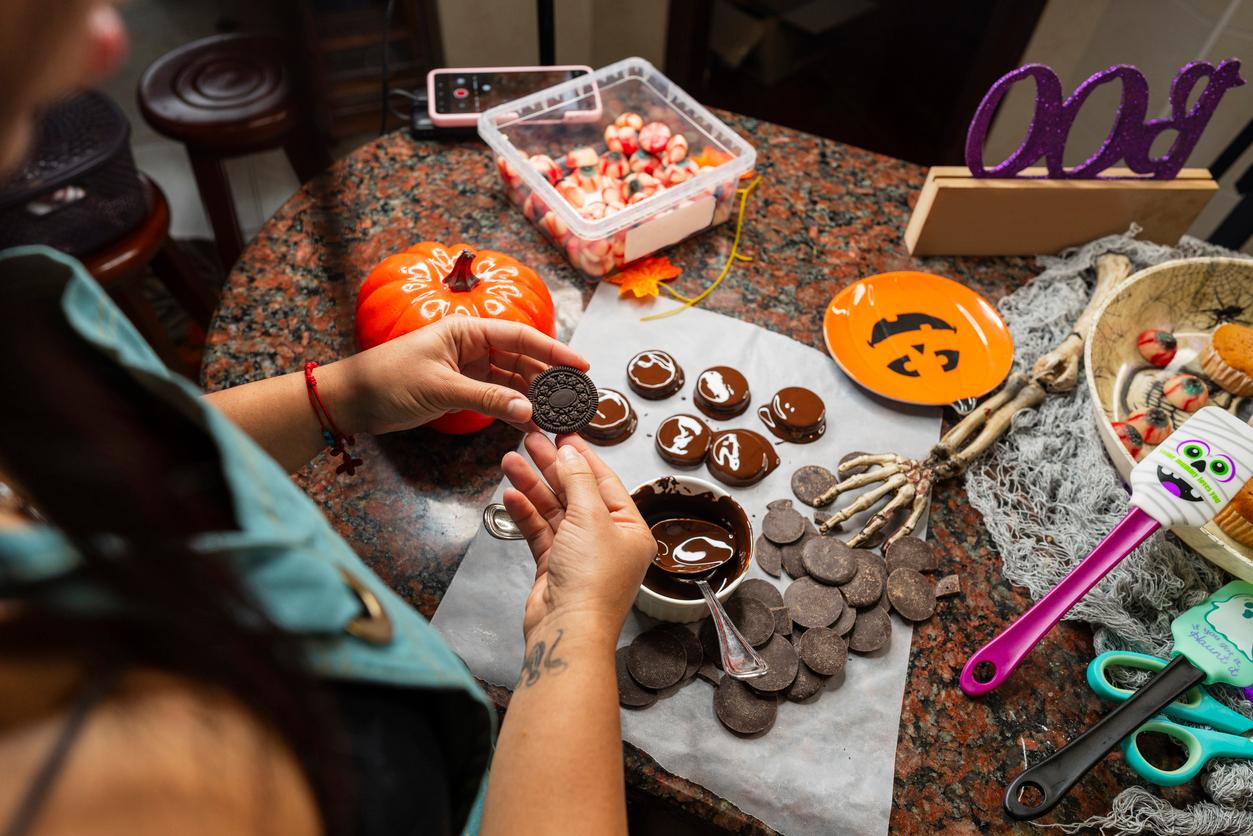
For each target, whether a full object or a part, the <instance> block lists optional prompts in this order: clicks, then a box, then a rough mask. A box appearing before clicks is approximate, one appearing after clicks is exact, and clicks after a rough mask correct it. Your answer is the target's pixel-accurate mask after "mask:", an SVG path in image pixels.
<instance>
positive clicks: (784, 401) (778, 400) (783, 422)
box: [757, 386, 827, 444]
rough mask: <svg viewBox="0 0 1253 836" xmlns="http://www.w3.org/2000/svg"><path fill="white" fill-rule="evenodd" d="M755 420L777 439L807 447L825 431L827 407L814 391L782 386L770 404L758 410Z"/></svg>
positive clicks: (799, 387) (800, 387) (801, 387)
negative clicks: (758, 420) (759, 420)
mask: <svg viewBox="0 0 1253 836" xmlns="http://www.w3.org/2000/svg"><path fill="white" fill-rule="evenodd" d="M757 417H758V418H760V419H761V422H762V423H763V424H765V425H766V429H768V430H770V432H772V433H773V434H774V435H775V437H776V438H779V439H782V440H783V441H790V442H792V443H794V444H809V443H810V442H813V441H817V440H818V439H820V438H822V434H823V433H825V432H826V431H827V407H826V405H825V404H824V403H823V402H822V398H821V397H819V396H818V394H817V393H816V392H811V391H810V390H808V389H806V388H804V387H803V386H785V387H784V388H782V389H780V390H779V391H778V392H776V393H775V395H774V397H773V398H771V399H770V403H769V404H767V405H766V406H763V407H760V408H759V409H758V410H757Z"/></svg>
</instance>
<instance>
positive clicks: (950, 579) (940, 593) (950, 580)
mask: <svg viewBox="0 0 1253 836" xmlns="http://www.w3.org/2000/svg"><path fill="white" fill-rule="evenodd" d="M961 591H962V579H961V575H945V576H944V577H942V578H940V582H939V583H937V584H936V585H935V597H937V598H948V597H950V596H952V595H961Z"/></svg>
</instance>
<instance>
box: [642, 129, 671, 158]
mask: <svg viewBox="0 0 1253 836" xmlns="http://www.w3.org/2000/svg"><path fill="white" fill-rule="evenodd" d="M669 141H670V128H669V127H668V126H667V125H665V124H664V123H662V122H649V123H648V124H647V125H645V126H644V127H643V128H641V129H640V148H641V149H642V150H644V151H647V152H648V153H650V154H660V153H661V152H662V151H665V150H666V143H667V142H669Z"/></svg>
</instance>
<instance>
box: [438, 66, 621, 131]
mask: <svg viewBox="0 0 1253 836" xmlns="http://www.w3.org/2000/svg"><path fill="white" fill-rule="evenodd" d="M591 73H592V68H591V67H588V66H585V65H582V64H569V65H565V66H559V67H457V68H445V69H439V70H431V71H430V72H429V73H427V76H426V92H427V110H428V111H429V112H430V116H431V121H432V122H434V123H435V125H436V126H438V127H441V128H458V127H471V126H473V125H475V124H476V123H477V122H478V118H479V114H480V113H482V112H483V111H485V110H487V109H488V108H491V107H495V106H496V105H498V104H501V103H503V102H508V101H511V100H513V99H517V98H521V97H522V96H525V95H527V94H529V93H534V92H535V91H536V90H543V89H544V88H545V87H552V86H553V85H554V84H560V83H561V82H563V81H569V80H570V79H572V78H578V77H579V76H584V75H591ZM589 94H590V95H589ZM564 98H565V99H567V101H566V103H564V104H563V103H562V101H561V100H559V99H555V100H554V101H553V102H552V107H553V111H552V121H555V122H594V121H596V120H597V119H599V118H600V113H601V104H600V91H599V90H598V89H597V87H596V85H595V84H589V88H588V90H586V91H583V90H580V91H578V92H577V93H571V94H568V95H567V96H565V97H564ZM545 121H547V120H545Z"/></svg>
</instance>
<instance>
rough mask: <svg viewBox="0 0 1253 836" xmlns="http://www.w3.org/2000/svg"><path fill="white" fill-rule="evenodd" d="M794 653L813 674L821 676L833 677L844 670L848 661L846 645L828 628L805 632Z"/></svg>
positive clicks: (838, 635)
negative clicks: (798, 655)
mask: <svg viewBox="0 0 1253 836" xmlns="http://www.w3.org/2000/svg"><path fill="white" fill-rule="evenodd" d="M796 651H797V653H799V654H800V657H801V661H802V662H804V663H805V664H806V665H809V667H810V669H811V670H812V671H813V672H814V673H819V674H822V675H823V676H834V675H835V674H837V673H839V672H840V671H842V670H844V664H845V663H846V662H847V661H848V643H847V642H845V641H844V639H842V638H840V634H839V633H837V632H835V631H834V630H832V629H831V628H830V627H815V628H813V629H812V630H806V631H805V635H803V636H801V640H800V642H798V643H797V645H796Z"/></svg>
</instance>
